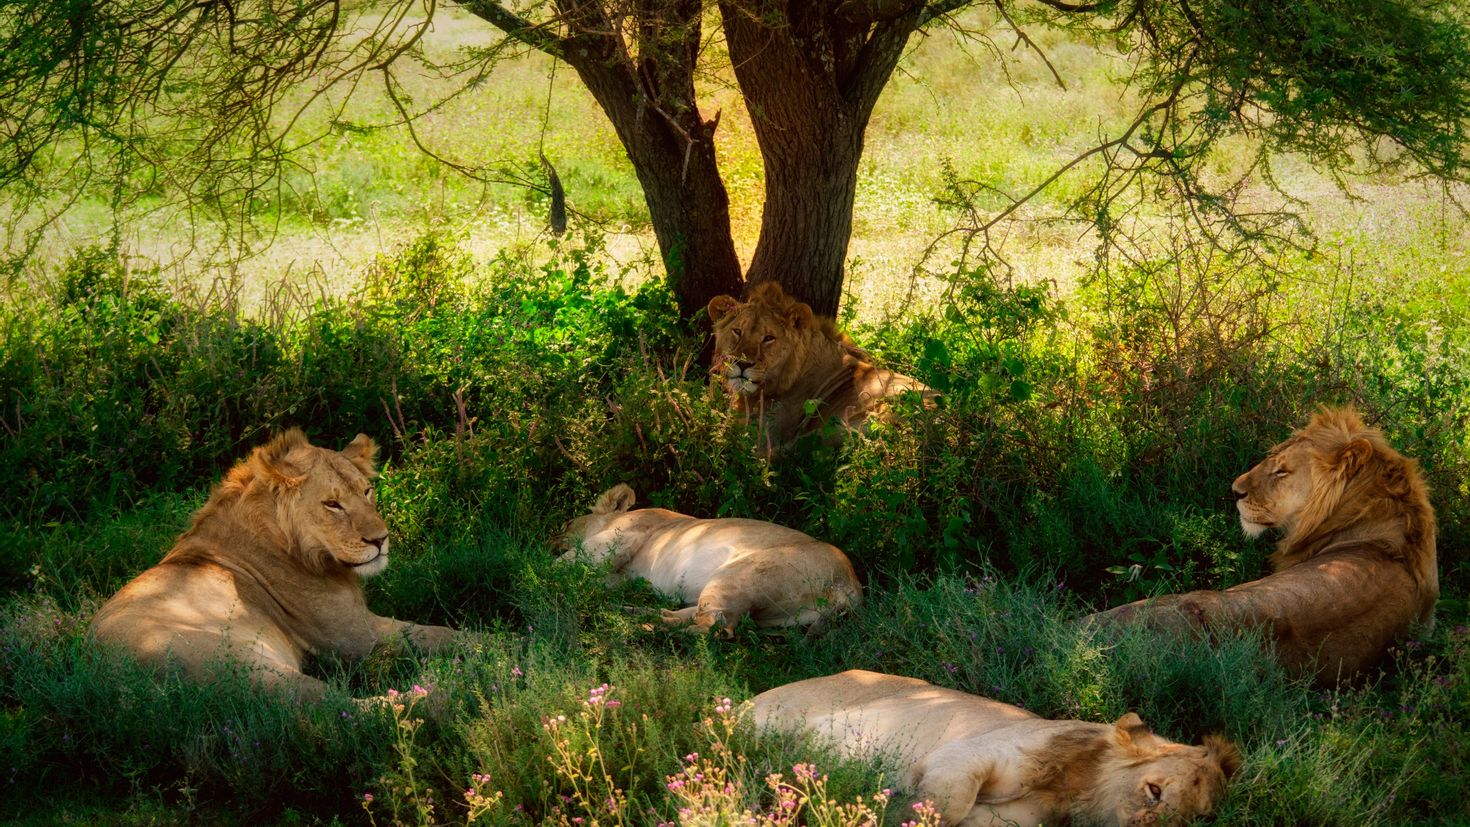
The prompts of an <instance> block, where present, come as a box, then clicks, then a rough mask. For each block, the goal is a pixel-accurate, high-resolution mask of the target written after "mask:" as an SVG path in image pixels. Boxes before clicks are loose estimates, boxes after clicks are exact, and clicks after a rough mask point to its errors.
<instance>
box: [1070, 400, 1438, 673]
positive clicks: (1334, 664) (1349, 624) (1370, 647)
mask: <svg viewBox="0 0 1470 827" xmlns="http://www.w3.org/2000/svg"><path fill="white" fill-rule="evenodd" d="M1232 489H1233V491H1234V493H1235V499H1236V508H1237V509H1238V510H1239V512H1240V524H1241V527H1242V528H1243V529H1244V530H1245V532H1246V533H1247V534H1249V535H1250V536H1252V537H1256V536H1259V535H1261V534H1262V533H1263V532H1265V531H1266V530H1267V529H1275V530H1277V531H1279V532H1281V538H1280V539H1279V540H1278V541H1277V543H1276V551H1275V553H1274V554H1272V555H1271V558H1270V559H1271V564H1272V566H1273V567H1274V569H1275V573H1274V574H1272V575H1270V576H1268V577H1263V578H1261V579H1260V580H1255V581H1252V582H1249V583H1243V584H1241V585H1239V586H1235V587H1233V588H1230V589H1226V590H1225V591H1195V592H1189V593H1186V594H1175V595H1165V596H1163V597H1158V598H1153V599H1150V600H1140V601H1138V602H1135V603H1130V604H1128V605H1126V606H1119V607H1117V608H1115V609H1112V610H1110V611H1107V612H1103V613H1101V614H1097V615H1093V618H1094V619H1096V620H1097V621H1099V622H1104V623H1130V622H1138V621H1146V622H1147V623H1148V624H1149V625H1150V626H1151V627H1154V628H1161V629H1169V630H1178V631H1186V632H1195V631H1198V630H1200V629H1204V630H1209V629H1262V630H1264V632H1265V634H1266V636H1267V637H1268V638H1270V640H1271V641H1272V642H1274V644H1275V649H1276V656H1277V657H1278V658H1279V659H1280V660H1281V663H1282V664H1283V665H1284V666H1285V667H1286V669H1287V671H1288V672H1290V673H1291V674H1293V675H1308V676H1311V677H1313V678H1314V679H1316V680H1317V682H1318V683H1320V684H1324V685H1326V684H1332V683H1335V682H1337V681H1338V680H1343V679H1347V678H1351V677H1353V676H1355V675H1358V674H1360V673H1362V672H1364V671H1365V670H1368V669H1371V668H1373V667H1374V666H1376V665H1377V664H1378V662H1379V661H1380V660H1381V659H1382V658H1383V655H1384V653H1385V652H1387V650H1388V647H1389V646H1390V645H1391V644H1393V643H1394V642H1395V641H1397V640H1400V639H1402V638H1403V637H1404V636H1405V635H1406V634H1408V632H1409V630H1410V628H1411V627H1412V626H1414V625H1415V624H1423V625H1426V626H1427V625H1429V624H1432V623H1433V619H1434V606H1435V602H1436V601H1437V600H1438V598H1439V568H1438V563H1437V558H1436V553H1435V525H1434V509H1432V508H1431V507H1430V505H1429V493H1428V489H1427V488H1426V486H1425V484H1424V480H1423V479H1422V478H1421V477H1420V475H1419V468H1418V465H1417V464H1416V463H1415V462H1414V461H1413V460H1411V459H1407V458H1405V457H1403V456H1402V455H1400V454H1399V453H1398V452H1397V451H1395V450H1394V449H1393V448H1390V447H1389V446H1388V443H1386V442H1384V439H1383V434H1381V433H1379V431H1378V430H1377V429H1375V428H1370V427H1368V426H1367V425H1365V424H1363V420H1362V418H1361V417H1360V416H1359V415H1358V413H1357V412H1356V411H1354V410H1352V409H1351V408H1346V409H1333V410H1324V411H1322V412H1321V413H1318V414H1317V415H1316V416H1314V417H1313V418H1312V420H1311V422H1309V423H1308V424H1307V427H1305V428H1303V429H1302V430H1300V431H1297V432H1296V433H1295V434H1293V435H1292V436H1291V438H1290V439H1288V440H1287V441H1285V442H1283V443H1281V444H1280V445H1277V446H1276V447H1275V448H1273V449H1271V452H1270V454H1269V455H1268V456H1267V457H1266V459H1265V460H1263V461H1262V462H1261V463H1260V464H1259V465H1257V466H1256V467H1254V468H1252V469H1251V470H1249V471H1247V472H1246V473H1244V474H1241V475H1240V476H1239V477H1238V478H1236V480H1235V483H1234V485H1233V486H1232Z"/></svg>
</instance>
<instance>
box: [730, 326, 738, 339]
mask: <svg viewBox="0 0 1470 827" xmlns="http://www.w3.org/2000/svg"><path fill="white" fill-rule="evenodd" d="M730 332H731V333H734V334H735V338H737V339H739V338H740V328H738V327H735V328H731V329H730Z"/></svg>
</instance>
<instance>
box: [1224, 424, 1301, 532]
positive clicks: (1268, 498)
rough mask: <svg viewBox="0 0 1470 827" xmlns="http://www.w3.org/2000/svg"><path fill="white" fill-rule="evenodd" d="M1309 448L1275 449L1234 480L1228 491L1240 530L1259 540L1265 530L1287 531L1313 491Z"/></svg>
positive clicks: (1293, 443) (1285, 446)
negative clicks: (1232, 499) (1233, 499)
mask: <svg viewBox="0 0 1470 827" xmlns="http://www.w3.org/2000/svg"><path fill="white" fill-rule="evenodd" d="M1315 466H1316V463H1314V462H1313V461H1312V448H1311V446H1310V445H1309V444H1308V443H1307V442H1304V441H1302V440H1292V441H1290V442H1287V443H1285V444H1283V445H1280V446H1278V447H1277V448H1276V449H1275V450H1273V451H1272V452H1271V454H1270V455H1269V456H1267V457H1266V458H1265V459H1264V460H1262V461H1261V462H1260V463H1259V464H1258V465H1256V467H1254V468H1252V469H1251V470H1249V471H1247V472H1245V473H1244V474H1241V475H1240V476H1238V477H1236V478H1235V482H1234V483H1233V484H1232V485H1231V490H1232V491H1234V493H1235V507H1236V509H1237V510H1239V511H1240V527H1241V529H1242V530H1243V531H1245V533H1246V534H1249V535H1250V536H1252V537H1259V536H1261V533H1262V532H1264V531H1265V530H1266V529H1268V528H1279V529H1281V530H1282V531H1290V530H1291V528H1292V525H1293V524H1294V523H1295V522H1296V518H1297V516H1298V515H1300V514H1301V513H1302V511H1303V510H1304V509H1305V508H1306V507H1307V503H1308V502H1310V501H1311V498H1312V491H1313V490H1314V489H1315V487H1316V478H1315V474H1316V467H1315Z"/></svg>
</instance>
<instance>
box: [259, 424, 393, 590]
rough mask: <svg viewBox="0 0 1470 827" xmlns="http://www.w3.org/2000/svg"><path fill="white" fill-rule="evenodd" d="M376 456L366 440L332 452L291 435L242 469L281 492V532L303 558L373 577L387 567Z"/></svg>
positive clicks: (362, 438) (385, 527)
mask: <svg viewBox="0 0 1470 827" xmlns="http://www.w3.org/2000/svg"><path fill="white" fill-rule="evenodd" d="M377 453H378V446H377V445H376V444H375V443H374V442H373V441H372V440H371V439H370V438H368V437H367V436H366V435H364V434H358V436H357V438H356V439H354V440H352V442H351V443H350V444H348V446H347V447H346V448H344V449H342V450H341V451H333V450H331V449H329V448H319V447H317V446H315V445H311V444H309V443H308V442H307V441H306V437H305V436H304V435H302V434H301V432H300V431H296V430H293V431H290V432H287V433H286V434H285V435H283V436H281V437H279V438H277V439H276V440H275V441H273V442H272V443H271V444H270V445H267V446H264V447H262V448H259V449H257V450H256V452H255V454H253V455H252V456H251V458H250V460H248V461H247V462H246V463H244V469H245V473H246V474H250V475H254V476H256V477H257V478H259V479H262V480H264V481H265V482H266V483H267V484H268V485H270V486H271V487H272V488H273V489H275V490H276V491H277V492H278V493H277V497H276V510H277V514H278V516H279V519H280V525H281V528H282V529H283V530H284V531H285V532H286V533H287V534H288V535H289V536H291V537H292V539H294V540H295V545H296V547H297V549H299V551H300V553H301V554H302V556H303V557H304V558H306V559H307V560H313V561H321V562H323V563H327V562H329V561H336V562H337V563H339V564H341V565H343V566H345V567H347V568H348V569H349V570H351V571H353V572H355V573H356V574H357V575H358V576H359V577H370V576H372V575H374V574H377V573H378V572H380V571H382V570H383V569H384V568H386V567H387V565H388V525H387V523H385V522H383V518H382V516H380V515H379V514H378V506H377V498H376V496H375V494H374V493H373V484H372V477H373V476H375V475H376V471H374V469H373V460H374V458H375V457H376V456H377Z"/></svg>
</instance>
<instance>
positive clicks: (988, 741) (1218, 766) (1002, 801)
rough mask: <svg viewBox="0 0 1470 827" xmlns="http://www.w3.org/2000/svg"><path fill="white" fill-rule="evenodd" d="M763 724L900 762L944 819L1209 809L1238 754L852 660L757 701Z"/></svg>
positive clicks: (1113, 819)
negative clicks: (1054, 714) (854, 665)
mask: <svg viewBox="0 0 1470 827" xmlns="http://www.w3.org/2000/svg"><path fill="white" fill-rule="evenodd" d="M752 704H753V707H754V709H753V712H754V717H755V724H756V726H758V727H760V728H762V729H765V730H776V731H793V730H795V731H801V732H803V733H810V734H812V735H815V736H817V737H818V738H824V739H831V740H832V741H834V742H835V746H836V747H837V749H838V751H839V753H840V754H841V755H842V756H843V757H859V758H870V757H872V756H874V755H875V754H881V755H888V756H890V757H892V758H896V759H897V760H898V763H899V766H900V767H901V768H902V770H903V776H902V782H901V783H902V784H903V786H905V787H907V788H909V789H910V790H912V791H913V792H914V794H915V795H917V796H918V797H919V798H923V799H928V800H929V801H930V802H931V803H932V804H933V805H934V807H935V809H937V810H938V811H939V815H940V817H941V818H943V819H944V823H945V824H946V825H956V826H957V827H980V825H996V826H997V827H998V825H1003V824H1005V825H1020V826H1021V827H1031V826H1032V825H1039V824H1067V823H1075V822H1082V823H1086V824H1107V825H1117V827H1131V826H1132V825H1145V824H1161V823H1164V822H1167V821H1173V820H1175V819H1178V820H1181V821H1187V820H1189V819H1192V818H1195V817H1198V816H1203V815H1208V814H1209V813H1211V812H1213V811H1214V809H1215V805H1216V804H1217V803H1218V802H1219V800H1220V799H1221V797H1223V796H1224V795H1225V784H1226V781H1227V780H1228V779H1229V777H1230V776H1231V775H1233V774H1234V773H1235V771H1236V769H1237V768H1238V767H1239V765H1240V753H1239V751H1238V750H1236V748H1235V746H1234V745H1233V744H1231V743H1230V742H1229V741H1226V740H1225V739H1224V738H1220V737H1218V736H1206V737H1205V743H1204V746H1200V747H1192V746H1188V745H1185V744H1177V743H1174V742H1172V741H1169V740H1166V739H1164V738H1160V737H1159V736H1157V735H1155V734H1153V733H1152V732H1150V731H1149V729H1148V727H1146V726H1144V723H1143V721H1142V720H1140V719H1139V717H1138V716H1137V715H1135V714H1134V713H1132V712H1130V713H1128V714H1127V715H1124V716H1123V717H1121V718H1119V719H1118V720H1117V722H1116V723H1113V724H1095V723H1089V722H1087V721H1053V720H1047V719H1046V718H1040V717H1038V716H1036V715H1034V714H1032V713H1030V712H1027V711H1026V710H1024V709H1021V708H1019V707H1015V706H1011V705H1010V704H1005V703H1001V702H1000V701H993V700H990V699H989V698H982V697H979V696H978V695H969V694H966V693H964V692H958V691H956V690H953V689H944V688H941V687H938V686H934V685H933V684H929V683H926V682H924V681H921V680H918V679H916V678H904V677H899V676H897V675H884V674H880V673H878V672H864V671H862V670H856V669H854V670H852V671H849V672H843V673H841V674H838V675H829V676H827V677H825V678H812V679H811V680H805V681H797V682H796V683H789V684H786V685H785V686H778V687H776V688H775V689H772V690H770V691H768V692H762V693H761V694H759V695H757V696H755V700H754V701H752Z"/></svg>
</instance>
